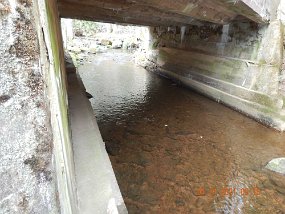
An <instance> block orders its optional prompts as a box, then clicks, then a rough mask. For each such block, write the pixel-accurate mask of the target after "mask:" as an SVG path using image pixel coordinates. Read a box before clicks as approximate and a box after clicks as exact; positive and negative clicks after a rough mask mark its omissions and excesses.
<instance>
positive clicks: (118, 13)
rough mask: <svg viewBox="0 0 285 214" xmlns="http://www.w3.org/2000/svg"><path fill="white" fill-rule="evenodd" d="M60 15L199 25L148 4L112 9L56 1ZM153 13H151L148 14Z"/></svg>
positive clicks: (191, 19) (132, 21) (64, 16)
mask: <svg viewBox="0 0 285 214" xmlns="http://www.w3.org/2000/svg"><path fill="white" fill-rule="evenodd" d="M58 8H59V11H60V16H61V17H63V18H77V19H84V20H90V21H103V22H110V23H127V24H136V25H146V26H171V25H173V26H180V25H190V24H191V25H201V24H202V23H201V22H200V21H197V20H195V19H193V18H191V17H187V16H184V15H179V14H174V13H172V12H164V11H161V10H159V9H156V10H155V9H153V8H152V7H148V6H143V7H142V6H140V7H139V6H133V7H132V9H131V10H129V9H122V8H121V9H120V10H114V9H111V8H109V7H104V8H102V7H99V5H98V6H92V5H85V4H78V3H68V2H65V1H62V2H59V3H58ZM150 14H153V15H150Z"/></svg>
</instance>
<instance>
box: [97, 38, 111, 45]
mask: <svg viewBox="0 0 285 214" xmlns="http://www.w3.org/2000/svg"><path fill="white" fill-rule="evenodd" d="M100 44H101V45H104V46H108V45H112V42H111V41H110V40H107V39H102V40H101V43H100Z"/></svg>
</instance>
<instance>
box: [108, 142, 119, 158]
mask: <svg viewBox="0 0 285 214" xmlns="http://www.w3.org/2000/svg"><path fill="white" fill-rule="evenodd" d="M105 147H106V151H107V153H108V154H109V155H111V156H116V155H118V154H119V152H120V146H119V145H118V144H117V143H113V142H108V141H107V142H105Z"/></svg>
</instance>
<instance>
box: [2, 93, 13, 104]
mask: <svg viewBox="0 0 285 214" xmlns="http://www.w3.org/2000/svg"><path fill="white" fill-rule="evenodd" d="M10 98H11V97H10V96H9V95H2V96H0V104H1V103H5V102H7V101H8V100H9V99H10Z"/></svg>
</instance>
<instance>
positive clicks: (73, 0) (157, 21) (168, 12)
mask: <svg viewBox="0 0 285 214" xmlns="http://www.w3.org/2000/svg"><path fill="white" fill-rule="evenodd" d="M279 1H280V0H273V1H272V0H266V1H263V0H255V1H249V0H239V1H232V0H203V1H201V0H200V1H197V0H190V1H189V0H178V1H172V0H154V1H153V0H142V1H141V0H140V1H128V0H120V1H117V0H108V1H102V0H59V1H58V4H59V11H60V15H61V16H62V17H65V18H78V19H87V20H94V21H104V22H113V23H114V22H117V23H131V24H139V25H150V26H170V25H174V26H175V25H185V24H200V21H203V22H212V23H217V24H225V23H229V22H230V21H232V20H234V19H237V18H238V19H239V18H240V17H241V16H242V17H246V18H248V19H250V20H253V21H255V22H258V23H265V22H268V21H269V19H270V17H271V13H272V12H273V11H274V9H276V8H275V7H273V5H276V4H278V3H279Z"/></svg>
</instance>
